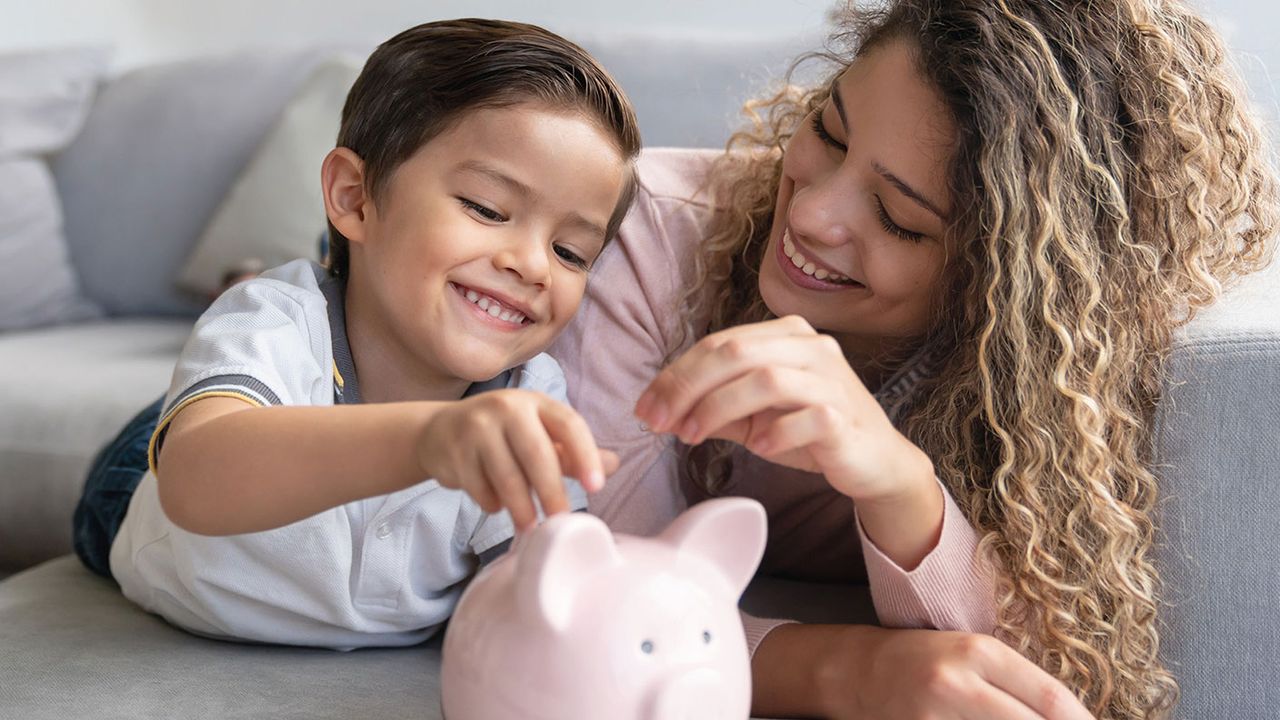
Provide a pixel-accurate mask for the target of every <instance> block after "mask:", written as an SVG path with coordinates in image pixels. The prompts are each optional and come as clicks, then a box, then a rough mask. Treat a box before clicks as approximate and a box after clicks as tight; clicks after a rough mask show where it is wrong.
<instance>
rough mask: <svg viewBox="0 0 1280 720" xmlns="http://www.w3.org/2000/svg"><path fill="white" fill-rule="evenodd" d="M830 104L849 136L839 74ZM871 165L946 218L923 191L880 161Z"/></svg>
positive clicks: (921, 203)
mask: <svg viewBox="0 0 1280 720" xmlns="http://www.w3.org/2000/svg"><path fill="white" fill-rule="evenodd" d="M831 104H832V105H835V106H836V112H837V113H838V114H839V115H840V124H841V125H842V126H844V134H845V137H848V136H849V118H848V117H846V116H845V114H844V99H843V98H841V97H840V76H839V75H837V76H836V77H835V79H834V80H832V81H831ZM873 167H874V168H875V171H876V172H877V173H879V174H880V176H881V177H883V178H884V179H885V180H888V181H889V184H891V185H893V186H894V187H896V188H898V192H900V193H902V194H903V195H906V196H907V197H908V198H910V199H911V200H914V201H915V203H916V204H917V205H919V206H920V207H922V208H924V209H925V210H928V211H929V212H931V213H933V214H934V215H937V216H938V217H939V218H940V219H942V220H946V219H947V215H946V213H944V212H942V211H941V210H939V209H938V206H937V204H935V203H934V202H932V201H931V200H929V198H927V197H925V196H924V194H923V193H921V192H919V191H918V190H916V189H915V188H913V187H911V186H910V185H908V184H907V183H905V182H903V180H902V179H901V178H899V177H898V176H897V175H894V174H893V173H891V172H889V170H888V169H887V168H886V167H885V166H883V165H881V164H880V163H873Z"/></svg>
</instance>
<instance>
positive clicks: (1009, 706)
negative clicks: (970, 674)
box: [955, 677, 1044, 720]
mask: <svg viewBox="0 0 1280 720" xmlns="http://www.w3.org/2000/svg"><path fill="white" fill-rule="evenodd" d="M972 682H974V683H978V684H979V686H978V687H979V689H978V690H977V691H976V692H975V693H974V696H973V697H972V698H965V699H964V700H962V701H960V702H958V703H956V707H955V711H956V715H957V716H958V717H961V718H964V720H1044V716H1042V715H1040V713H1037V712H1036V711H1034V710H1032V709H1031V708H1029V707H1027V706H1026V705H1024V704H1023V703H1021V702H1019V701H1018V700H1017V699H1016V698H1014V697H1013V696H1012V695H1009V694H1008V693H1006V692H1004V691H1003V690H1001V689H999V688H997V687H993V686H992V685H990V684H988V683H987V681H986V680H984V679H982V678H977V677H975V678H974V679H973V681H972Z"/></svg>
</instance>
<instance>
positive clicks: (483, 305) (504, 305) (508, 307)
mask: <svg viewBox="0 0 1280 720" xmlns="http://www.w3.org/2000/svg"><path fill="white" fill-rule="evenodd" d="M449 289H450V290H453V291H454V292H456V293H458V296H459V297H461V298H462V299H463V300H465V301H466V302H467V304H468V305H470V306H471V307H472V308H474V309H476V310H478V311H479V312H480V315H481V318H480V319H481V320H483V321H485V322H490V323H495V324H494V327H496V328H498V329H499V330H519V329H520V328H522V327H524V326H525V325H528V324H530V323H533V322H536V320H534V319H533V317H532V316H533V311H532V310H529V309H527V307H526V306H525V305H523V304H518V303H515V302H512V301H511V300H509V299H504V298H502V297H501V296H499V295H498V293H494V292H491V291H488V290H484V289H480V290H477V289H476V288H471V287H466V286H464V285H459V284H457V283H455V282H450V283H449Z"/></svg>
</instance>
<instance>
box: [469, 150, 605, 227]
mask: <svg viewBox="0 0 1280 720" xmlns="http://www.w3.org/2000/svg"><path fill="white" fill-rule="evenodd" d="M458 170H460V171H464V172H473V173H477V174H479V175H484V176H485V177H487V178H489V179H490V180H493V181H494V182H496V183H498V184H499V185H505V186H507V188H508V189H510V190H511V191H512V192H514V193H515V194H517V195H519V196H521V197H522V198H524V199H526V200H533V199H537V197H538V193H537V192H536V191H535V190H534V189H533V188H531V187H529V186H528V185H525V184H524V183H522V182H520V181H519V180H517V179H515V178H513V177H511V176H510V175H508V174H506V173H504V172H502V171H501V170H499V169H498V168H496V167H494V166H492V165H489V164H487V163H483V162H481V161H479V160H467V161H465V162H462V163H459V164H458ZM569 224H570V225H573V226H575V227H577V228H579V229H581V230H584V231H586V232H589V233H591V234H593V235H596V236H597V237H599V238H600V239H601V240H602V241H603V240H604V236H605V231H604V227H603V226H602V225H600V224H598V223H594V222H592V221H590V220H588V219H587V218H585V217H583V216H582V215H580V214H579V213H577V212H570V213H569Z"/></svg>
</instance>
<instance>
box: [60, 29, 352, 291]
mask: <svg viewBox="0 0 1280 720" xmlns="http://www.w3.org/2000/svg"><path fill="white" fill-rule="evenodd" d="M330 54H332V50H331V49H329V50H324V49H319V48H316V49H308V50H305V51H297V52H293V53H286V52H280V51H260V52H257V53H253V52H243V53H238V54H236V55H233V56H227V57H217V58H204V59H199V60H189V61H184V62H178V63H172V64H166V65H157V66H153V67H147V68H142V69H140V70H136V71H133V72H130V73H128V74H126V75H124V76H122V77H120V78H118V79H116V80H115V81H113V82H111V83H109V84H108V85H107V86H106V87H105V88H103V90H102V92H101V93H99V95H98V98H97V100H96V101H95V103H94V106H93V110H92V112H91V113H90V115H89V119H88V121H87V123H86V124H85V127H84V130H83V131H82V132H81V133H80V135H79V137H78V138H77V139H76V140H75V142H73V143H72V144H71V145H70V146H69V147H68V148H67V149H66V151H65V152H63V153H62V154H61V155H60V156H59V157H58V158H57V160H56V162H55V163H54V175H55V177H56V179H57V182H58V187H59V190H60V192H61V195H62V202H63V208H64V212H65V214H66V233H67V243H68V246H69V247H70V250H71V258H72V262H73V263H74V264H75V267H76V269H77V270H78V271H79V273H80V280H81V284H82V287H83V289H84V292H85V294H86V295H87V296H88V297H89V298H91V299H92V300H95V301H96V302H98V303H99V304H100V305H102V307H103V308H105V309H106V311H107V312H108V313H110V314H112V315H153V314H171V315H173V314H176V315H188V316H194V315H195V314H197V313H198V312H199V311H200V310H201V308H202V305H203V302H202V300H203V299H202V298H201V299H193V298H190V297H187V296H185V295H184V294H183V293H181V292H180V291H179V290H177V288H176V287H175V285H174V282H175V280H176V278H177V274H178V269H179V268H180V267H181V266H182V262H183V259H184V258H185V257H186V256H187V253H188V252H189V251H190V249H191V247H192V245H193V243H194V242H195V240H196V238H197V237H199V235H200V232H201V230H202V229H203V228H204V226H205V224H206V223H207V222H208V221H209V218H210V217H211V216H212V215H213V212H214V210H215V209H216V208H217V206H218V203H219V202H221V201H222V198H223V196H224V195H226V192H227V189H228V188H229V187H230V186H231V183H232V181H233V180H234V179H235V177H236V176H237V175H238V174H239V173H240V172H241V170H242V169H243V168H244V166H245V164H246V162H247V161H248V160H249V157H250V156H251V155H252V154H253V151H254V149H255V148H256V147H257V145H258V143H259V142H260V141H261V140H262V137H263V135H264V134H265V133H266V131H267V128H268V127H270V126H271V124H272V123H273V122H274V121H275V119H276V117H277V116H278V115H279V113H280V110H281V108H282V107H284V104H285V102H286V101H288V99H289V97H290V96H291V95H292V94H293V92H294V90H295V89H296V88H297V87H298V85H299V84H300V83H301V82H302V80H303V78H305V77H306V76H307V74H308V73H309V72H310V70H311V68H312V67H314V66H315V64H316V63H317V62H319V60H320V59H322V58H323V57H325V56H327V55H330ZM317 175H318V173H317Z"/></svg>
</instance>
